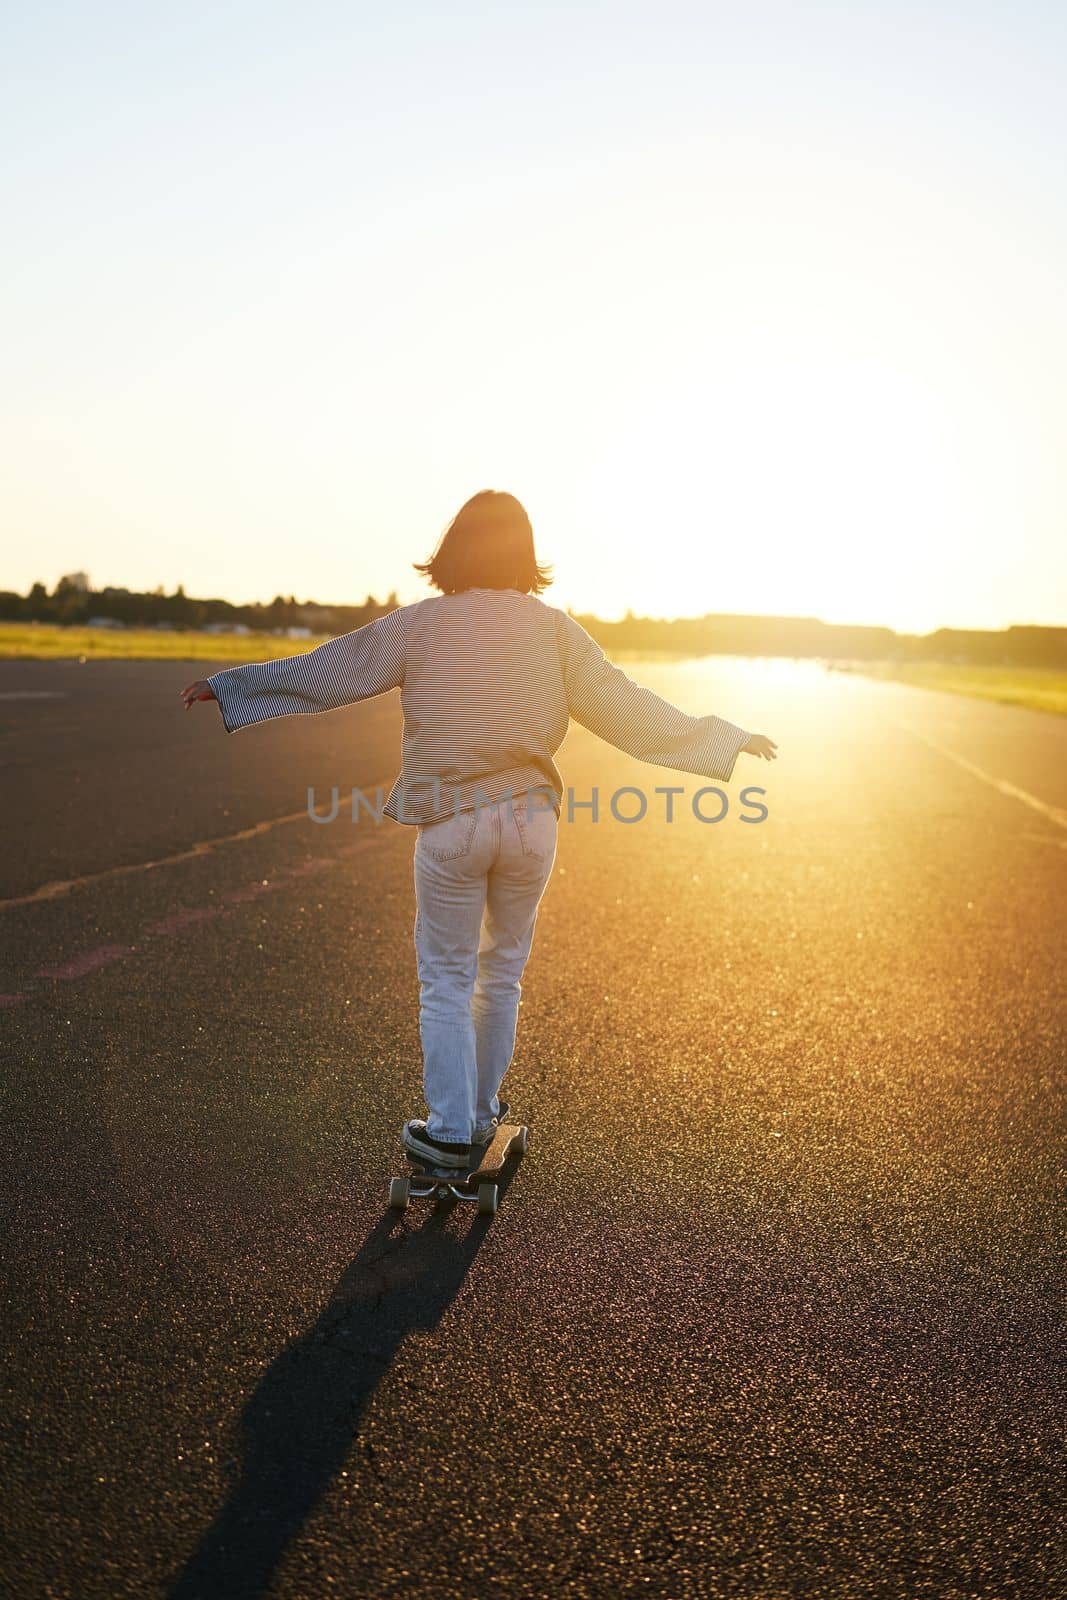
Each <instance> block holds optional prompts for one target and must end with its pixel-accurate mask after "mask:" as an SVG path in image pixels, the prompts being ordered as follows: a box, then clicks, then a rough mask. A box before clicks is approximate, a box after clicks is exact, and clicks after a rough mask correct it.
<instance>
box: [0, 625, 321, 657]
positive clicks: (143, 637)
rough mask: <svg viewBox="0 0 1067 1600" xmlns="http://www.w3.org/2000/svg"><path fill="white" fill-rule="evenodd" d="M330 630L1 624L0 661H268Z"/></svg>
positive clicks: (299, 650) (295, 652) (304, 647)
mask: <svg viewBox="0 0 1067 1600" xmlns="http://www.w3.org/2000/svg"><path fill="white" fill-rule="evenodd" d="M332 637H333V635H332V634H319V635H316V636H315V637H314V638H311V639H287V638H285V636H284V635H281V634H276V633H200V632H197V631H196V630H190V631H189V632H187V633H183V632H180V631H179V630H177V629H167V630H164V629H162V628H77V627H74V628H62V627H59V626H57V625H55V624H53V623H47V622H39V623H37V624H36V625H34V624H32V623H25V622H5V623H0V661H13V660H24V661H26V660H34V661H61V660H67V661H90V660H94V661H237V662H241V661H270V660H272V659H273V658H275V657H277V656H297V655H301V654H302V653H303V652H304V651H305V650H313V649H314V648H315V646H316V645H317V644H321V643H322V641H323V639H329V638H332Z"/></svg>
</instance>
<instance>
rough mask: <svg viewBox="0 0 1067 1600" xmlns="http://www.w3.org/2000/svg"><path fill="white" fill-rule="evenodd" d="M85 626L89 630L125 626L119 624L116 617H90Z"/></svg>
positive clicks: (121, 623) (122, 623)
mask: <svg viewBox="0 0 1067 1600" xmlns="http://www.w3.org/2000/svg"><path fill="white" fill-rule="evenodd" d="M87 626H88V627H90V628H124V627H125V626H126V624H125V623H124V622H120V621H119V619H118V617H90V618H89V621H88V624H87Z"/></svg>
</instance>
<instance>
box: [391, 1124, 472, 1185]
mask: <svg viewBox="0 0 1067 1600" xmlns="http://www.w3.org/2000/svg"><path fill="white" fill-rule="evenodd" d="M400 1138H401V1141H402V1143H403V1146H404V1149H405V1150H409V1151H410V1152H411V1154H412V1155H413V1156H418V1158H419V1160H420V1161H428V1162H430V1164H431V1165H432V1166H435V1167H456V1168H458V1169H459V1170H460V1171H462V1172H465V1171H466V1170H467V1168H468V1167H469V1166H470V1164H471V1147H470V1145H469V1144H452V1143H450V1142H449V1141H448V1140H447V1139H435V1138H434V1137H433V1135H432V1134H429V1133H427V1132H426V1123H425V1122H424V1121H423V1120H422V1118H421V1117H419V1118H417V1119H416V1120H415V1121H413V1122H405V1124H404V1131H403V1132H402V1133H401V1135H400Z"/></svg>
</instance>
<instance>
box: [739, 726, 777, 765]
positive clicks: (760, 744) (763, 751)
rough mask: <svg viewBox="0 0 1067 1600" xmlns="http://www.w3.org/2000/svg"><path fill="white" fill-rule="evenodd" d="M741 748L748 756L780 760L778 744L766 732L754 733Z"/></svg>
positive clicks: (766, 759)
mask: <svg viewBox="0 0 1067 1600" xmlns="http://www.w3.org/2000/svg"><path fill="white" fill-rule="evenodd" d="M741 749H742V752H743V753H744V754H745V755H746V756H762V757H763V759H764V761H777V760H778V746H777V745H776V744H775V742H774V740H773V739H768V737H767V735H766V734H765V733H754V734H753V735H752V737H751V739H750V740H749V741H748V743H747V744H743V745H742V746H741Z"/></svg>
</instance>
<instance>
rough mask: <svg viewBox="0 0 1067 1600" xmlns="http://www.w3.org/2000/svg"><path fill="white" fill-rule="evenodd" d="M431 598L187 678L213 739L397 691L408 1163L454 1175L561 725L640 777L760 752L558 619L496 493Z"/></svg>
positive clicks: (190, 698)
mask: <svg viewBox="0 0 1067 1600" xmlns="http://www.w3.org/2000/svg"><path fill="white" fill-rule="evenodd" d="M416 570H417V571H419V572H421V573H423V574H424V575H425V577H426V578H428V579H429V581H430V583H431V585H432V586H433V587H434V588H436V589H438V590H440V594H438V595H435V596H433V597H431V598H430V599H427V600H421V601H419V602H417V603H416V604H415V605H410V606H401V607H399V609H397V610H396V611H393V612H390V614H389V615H388V616H384V617H379V618H378V619H377V621H375V622H371V623H368V624H367V625H366V626H365V627H362V628H357V629H356V630H355V632H353V633H346V634H344V635H342V636H341V637H339V638H336V639H330V640H328V641H327V642H326V643H325V644H321V645H319V646H318V648H317V649H315V650H311V651H309V652H308V653H307V654H306V655H300V656H293V657H291V658H288V659H286V660H282V661H264V662H254V663H252V664H250V665H248V666H243V667H230V668H228V669H227V670H225V671H222V672H216V673H215V674H213V676H212V677H210V678H207V679H199V680H197V682H195V683H190V684H188V685H187V686H186V688H184V689H183V690H182V691H181V693H182V697H183V699H184V701H185V706H186V709H188V708H189V707H190V706H192V705H194V704H195V703H196V702H197V701H199V700H216V701H217V702H218V705H219V708H220V710H221V713H222V720H223V724H224V726H225V728H226V732H227V733H233V732H235V731H236V730H237V729H238V728H247V727H250V726H251V725H252V724H253V723H256V722H263V721H265V720H266V719H267V718H269V717H284V716H292V715H294V714H296V713H298V712H317V711H330V710H333V709H335V708H336V707H338V706H346V705H351V704H352V702H353V701H356V700H365V699H367V698H368V697H369V696H371V695H376V694H383V693H384V692H385V691H386V690H387V689H399V690H400V704H401V707H402V709H403V713H404V733H403V765H402V770H401V773H400V776H399V778H398V779H397V781H396V783H395V784H394V785H393V788H392V790H391V792H390V795H389V798H388V800H387V802H386V806H385V812H386V815H387V816H390V817H392V818H394V819H395V820H396V821H397V822H403V823H409V824H412V825H414V826H415V827H416V828H417V830H418V832H417V836H416V841H415V901H416V916H415V950H416V956H417V962H418V973H419V984H420V990H421V1000H420V1010H419V1027H420V1033H421V1038H422V1051H423V1085H424V1089H425V1095H426V1104H427V1106H428V1108H429V1115H428V1117H427V1118H426V1119H425V1120H423V1119H421V1118H419V1119H415V1120H413V1121H411V1122H408V1123H406V1124H405V1127H404V1131H403V1134H402V1138H403V1142H404V1144H405V1146H406V1147H407V1149H408V1150H410V1151H411V1152H412V1153H413V1154H415V1155H417V1156H419V1157H421V1158H423V1159H425V1160H429V1161H431V1162H433V1163H434V1164H435V1165H436V1166H438V1167H441V1168H442V1169H443V1168H465V1167H467V1166H469V1164H470V1146H471V1144H472V1143H474V1144H485V1143H486V1142H488V1140H489V1139H491V1138H492V1135H493V1130H494V1128H495V1126H496V1124H497V1122H498V1121H500V1120H502V1119H503V1117H504V1115H505V1113H506V1111H507V1103H506V1102H501V1100H500V1098H499V1091H500V1086H501V1082H502V1080H503V1078H504V1074H505V1073H506V1072H507V1069H508V1066H509V1065H510V1062H511V1057H512V1053H513V1051H514V1048H515V1026H516V1021H517V1017H518V1008H519V996H520V982H521V979H522V974H523V970H524V968H525V966H526V961H527V958H528V956H529V954H530V947H531V945H532V943H533V935H534V924H535V922H536V919H537V909H538V905H539V904H540V900H541V896H542V894H543V893H544V890H545V885H546V884H547V882H548V878H549V875H550V873H551V871H552V866H553V863H554V861H555V855H556V829H557V823H558V818H559V814H560V805H561V801H562V798H563V780H562V778H561V777H560V774H559V772H558V770H557V768H556V765H555V762H554V761H553V759H552V758H553V756H554V754H555V752H556V750H558V748H559V746H560V745H561V744H562V742H563V737H564V735H565V734H566V732H567V726H568V722H569V719H570V718H571V717H573V718H574V719H575V721H576V722H580V723H582V725H583V726H584V727H586V728H589V729H591V730H592V731H593V733H597V734H599V735H600V737H601V738H603V739H606V740H607V741H608V742H609V743H610V744H613V745H616V746H617V747H618V748H619V749H620V750H625V751H627V752H628V753H629V754H630V755H634V756H637V757H639V758H640V760H642V761H647V762H649V763H651V765H653V766H657V767H674V768H676V769H678V770H679V771H681V772H692V773H698V774H700V775H701V776H703V777H709V778H719V779H728V778H729V777H730V776H731V774H732V772H733V768H734V763H735V761H736V760H737V757H738V755H739V754H740V753H741V752H745V753H746V754H748V755H753V756H757V757H763V758H764V759H766V760H768V761H770V760H774V759H775V752H776V746H775V744H774V743H773V741H772V740H770V739H768V738H766V737H765V736H764V735H763V734H752V733H748V732H746V731H745V730H744V729H743V728H739V727H736V726H735V725H734V724H733V723H731V722H724V721H723V720H722V719H721V718H720V717H715V716H705V717H691V716H687V715H686V714H685V712H682V711H679V710H678V709H677V708H676V707H675V706H672V705H670V704H669V703H668V702H667V701H666V700H663V699H661V698H660V696H659V695H657V694H653V693H652V691H651V690H650V689H643V688H641V687H640V686H639V685H638V684H636V683H634V682H633V681H632V680H631V679H630V678H628V677H627V676H626V675H625V673H623V672H621V671H620V670H619V668H618V667H615V666H612V664H611V663H610V662H609V661H607V660H606V659H605V657H604V652H603V651H602V650H601V649H600V647H599V645H597V644H596V643H595V642H594V640H593V639H592V638H591V637H590V636H589V634H588V633H586V631H585V629H584V628H582V627H580V626H579V624H578V623H577V622H575V621H574V619H573V617H570V616H568V615H567V613H566V612H565V611H560V610H558V609H557V608H556V607H554V606H549V605H546V604H545V603H544V602H543V601H542V600H539V599H537V598H536V597H537V596H538V595H539V594H541V592H542V591H543V590H544V589H545V588H546V587H547V585H548V584H549V583H550V582H551V579H550V577H549V574H548V571H547V569H546V568H544V567H542V566H541V565H539V563H538V561H537V556H536V554H535V551H534V538H533V530H532V528H531V526H530V520H529V518H528V517H527V515H526V512H525V511H524V510H523V508H522V506H521V505H520V504H519V502H518V500H516V499H515V498H514V496H513V495H510V494H502V493H500V492H498V491H497V490H493V489H487V490H484V491H483V492H482V493H481V494H476V495H475V496H474V497H473V499H471V500H468V501H467V503H466V505H464V506H463V507H462V508H461V509H460V511H459V512H458V513H457V515H456V517H455V518H454V519H453V521H452V522H451V523H450V525H449V527H448V528H447V529H446V531H445V533H444V534H443V536H442V538H441V540H440V543H439V544H438V546H437V549H436V550H435V551H434V554H433V555H432V556H431V558H430V560H429V561H427V562H424V563H421V564H418V565H417V566H416Z"/></svg>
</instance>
